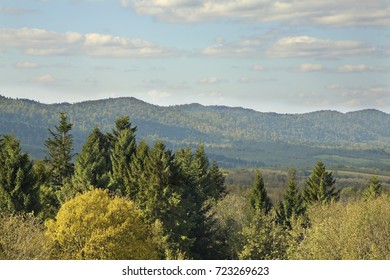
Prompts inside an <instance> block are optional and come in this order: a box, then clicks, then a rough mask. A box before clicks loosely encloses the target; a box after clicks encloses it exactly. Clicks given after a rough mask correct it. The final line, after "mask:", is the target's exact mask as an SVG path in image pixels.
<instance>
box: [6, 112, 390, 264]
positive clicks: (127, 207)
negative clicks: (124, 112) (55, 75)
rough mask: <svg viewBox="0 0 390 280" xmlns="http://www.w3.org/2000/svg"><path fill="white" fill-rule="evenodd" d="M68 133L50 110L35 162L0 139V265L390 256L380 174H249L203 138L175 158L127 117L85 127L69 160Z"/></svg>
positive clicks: (11, 140)
mask: <svg viewBox="0 0 390 280" xmlns="http://www.w3.org/2000/svg"><path fill="white" fill-rule="evenodd" d="M73 126H74V124H73V123H72V122H71V120H70V119H69V117H68V115H67V113H65V112H60V113H59V114H58V115H57V122H56V123H55V124H54V125H53V126H51V127H49V128H47V129H48V135H49V136H48V137H47V138H46V139H45V141H44V143H42V145H44V150H45V156H44V157H43V158H42V159H34V160H33V159H31V158H30V155H29V154H28V153H27V152H24V151H23V149H22V143H21V142H20V140H18V138H17V137H16V136H15V134H12V133H10V134H2V136H1V140H0V220H1V221H0V259H7V260H16V259H25V260H26V259H60V260H62V259H76V260H87V259H94V260H96V259H112V260H118V259H157V260H163V259H164V260H172V259H175V260H176V259H177V260H181V259H183V260H184V259H193V260H197V259H203V260H209V259H240V260H251V259H330V260H339V259H390V242H389V240H390V195H389V190H388V185H386V184H384V183H382V182H381V180H380V177H379V176H372V177H371V178H370V179H369V180H368V181H367V182H366V183H365V184H363V186H361V187H359V188H357V189H352V190H351V189H347V188H343V187H340V185H337V183H336V179H335V176H334V173H333V171H329V170H328V169H327V167H326V165H325V163H324V161H322V160H318V161H317V163H316V164H315V165H314V166H312V169H311V170H310V172H309V173H308V174H306V173H299V172H297V170H295V169H294V168H290V169H289V170H288V172H284V173H280V174H279V175H280V176H279V177H278V176H276V177H275V176H271V177H272V180H270V179H269V178H270V176H269V174H270V172H269V171H267V170H265V169H254V170H250V171H245V172H250V176H248V174H247V173H245V172H244V173H242V172H241V171H239V170H238V171H237V170H230V169H224V168H221V167H219V166H218V164H217V162H216V161H211V160H210V159H209V158H208V156H207V154H206V152H205V143H204V142H202V141H200V142H199V143H198V145H197V146H196V147H195V148H193V147H191V146H188V147H184V148H183V147H182V148H178V149H176V150H175V151H173V150H172V149H170V148H168V147H167V146H166V144H165V143H164V141H162V140H155V141H154V143H152V144H150V143H148V142H147V141H146V140H145V139H144V138H143V139H141V140H139V139H137V132H138V130H139V127H138V126H134V125H133V123H132V122H131V120H130V117H129V116H120V117H118V118H117V119H116V120H115V121H114V123H113V129H111V131H109V132H103V131H102V130H101V129H100V128H99V127H98V126H95V127H94V128H93V129H92V131H89V132H88V136H87V138H86V141H85V142H84V144H83V145H82V147H81V151H80V152H79V153H75V148H74V134H73ZM298 173H299V174H298ZM240 176H241V178H240ZM240 181H241V183H239V182H240ZM242 181H244V183H242ZM276 190H277V191H276Z"/></svg>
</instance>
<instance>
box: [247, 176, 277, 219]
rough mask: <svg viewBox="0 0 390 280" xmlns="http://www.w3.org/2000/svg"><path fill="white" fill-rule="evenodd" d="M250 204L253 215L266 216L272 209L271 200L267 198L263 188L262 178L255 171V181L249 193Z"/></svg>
mask: <svg viewBox="0 0 390 280" xmlns="http://www.w3.org/2000/svg"><path fill="white" fill-rule="evenodd" d="M250 203H251V206H252V208H253V209H254V210H255V214H257V215H258V214H268V212H269V211H270V210H271V208H272V202H271V199H270V198H269V197H268V194H267V190H266V189H265V186H264V180H263V176H262V174H261V172H260V171H257V173H256V178H255V181H254V182H253V187H252V191H251V197H250Z"/></svg>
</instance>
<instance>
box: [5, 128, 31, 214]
mask: <svg viewBox="0 0 390 280" xmlns="http://www.w3.org/2000/svg"><path fill="white" fill-rule="evenodd" d="M36 193H37V192H36V188H35V177H34V173H33V165H32V162H31V161H30V159H29V156H28V154H23V153H22V150H21V147H20V143H19V141H17V140H16V139H15V136H14V135H5V136H4V138H3V139H1V140H0V211H11V212H13V211H17V212H30V211H34V210H37V206H38V205H37V198H36V195H37V194H36Z"/></svg>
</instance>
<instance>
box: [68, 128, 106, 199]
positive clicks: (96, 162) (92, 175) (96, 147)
mask: <svg viewBox="0 0 390 280" xmlns="http://www.w3.org/2000/svg"><path fill="white" fill-rule="evenodd" d="M110 170H111V160H110V149H109V142H108V139H107V137H106V135H104V134H103V133H101V132H100V130H99V128H97V127H95V128H94V129H93V131H92V133H91V134H90V135H89V136H88V138H87V141H86V142H85V144H84V146H83V148H82V151H81V153H80V154H79V155H78V157H77V160H76V164H75V172H74V176H73V177H72V185H73V188H74V189H75V191H77V192H85V191H87V190H90V189H91V188H107V187H108V184H109V181H110V176H109V172H110Z"/></svg>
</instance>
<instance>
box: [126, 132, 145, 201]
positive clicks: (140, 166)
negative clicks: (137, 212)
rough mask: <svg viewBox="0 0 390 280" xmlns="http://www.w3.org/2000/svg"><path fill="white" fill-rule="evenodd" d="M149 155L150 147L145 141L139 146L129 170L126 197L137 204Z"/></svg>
mask: <svg viewBox="0 0 390 280" xmlns="http://www.w3.org/2000/svg"><path fill="white" fill-rule="evenodd" d="M148 153H149V146H148V144H147V143H146V141H145V140H144V139H143V140H141V142H140V143H139V144H138V145H137V149H136V151H135V154H134V155H133V157H132V160H131V163H130V170H129V181H128V186H126V195H127V196H128V197H129V198H130V199H132V200H134V201H135V202H137V200H138V195H139V192H140V181H141V180H143V177H144V170H145V164H146V162H147V157H148Z"/></svg>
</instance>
